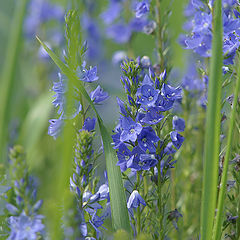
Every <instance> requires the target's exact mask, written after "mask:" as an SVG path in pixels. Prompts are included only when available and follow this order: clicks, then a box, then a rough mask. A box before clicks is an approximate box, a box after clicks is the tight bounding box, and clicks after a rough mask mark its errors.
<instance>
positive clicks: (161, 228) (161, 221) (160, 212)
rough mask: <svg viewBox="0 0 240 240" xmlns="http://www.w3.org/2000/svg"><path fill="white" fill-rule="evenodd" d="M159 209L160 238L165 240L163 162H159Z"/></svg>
mask: <svg viewBox="0 0 240 240" xmlns="http://www.w3.org/2000/svg"><path fill="white" fill-rule="evenodd" d="M157 205H158V211H159V215H158V217H159V240H163V238H164V236H163V211H162V184H161V162H160V161H159V163H158V203H157Z"/></svg>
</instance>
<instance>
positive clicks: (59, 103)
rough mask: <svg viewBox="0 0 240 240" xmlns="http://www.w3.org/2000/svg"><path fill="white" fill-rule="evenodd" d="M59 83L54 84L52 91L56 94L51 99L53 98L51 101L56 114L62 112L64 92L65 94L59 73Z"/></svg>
mask: <svg viewBox="0 0 240 240" xmlns="http://www.w3.org/2000/svg"><path fill="white" fill-rule="evenodd" d="M58 77H59V82H54V83H53V87H52V90H53V91H54V92H55V93H56V94H55V95H54V96H53V97H54V98H55V99H54V100H53V102H52V103H53V105H54V106H55V107H56V108H57V107H59V109H58V114H61V113H62V112H63V110H64V105H65V96H64V94H65V92H66V84H65V82H64V81H63V79H62V75H61V74H60V73H59V74H58Z"/></svg>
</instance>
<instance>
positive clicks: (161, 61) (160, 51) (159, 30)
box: [155, 0, 164, 71]
mask: <svg viewBox="0 0 240 240" xmlns="http://www.w3.org/2000/svg"><path fill="white" fill-rule="evenodd" d="M160 12H161V8H160V0H156V8H155V16H156V23H157V29H156V45H157V50H158V58H159V64H160V67H161V71H164V57H163V41H162V26H161V14H160Z"/></svg>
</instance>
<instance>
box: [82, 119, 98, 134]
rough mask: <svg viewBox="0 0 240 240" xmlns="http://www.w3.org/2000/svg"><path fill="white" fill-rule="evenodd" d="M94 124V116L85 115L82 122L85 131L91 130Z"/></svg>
mask: <svg viewBox="0 0 240 240" xmlns="http://www.w3.org/2000/svg"><path fill="white" fill-rule="evenodd" d="M95 124H96V118H92V119H91V118H90V117H87V118H86V119H85V121H84V123H83V129H84V130H87V131H89V132H90V131H93V130H94V128H95Z"/></svg>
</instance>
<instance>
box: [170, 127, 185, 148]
mask: <svg viewBox="0 0 240 240" xmlns="http://www.w3.org/2000/svg"><path fill="white" fill-rule="evenodd" d="M170 137H171V139H172V143H173V145H174V146H175V147H176V148H177V149H179V148H180V147H181V146H182V143H183V141H184V137H183V136H182V135H180V134H179V133H178V132H177V131H172V132H170Z"/></svg>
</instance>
